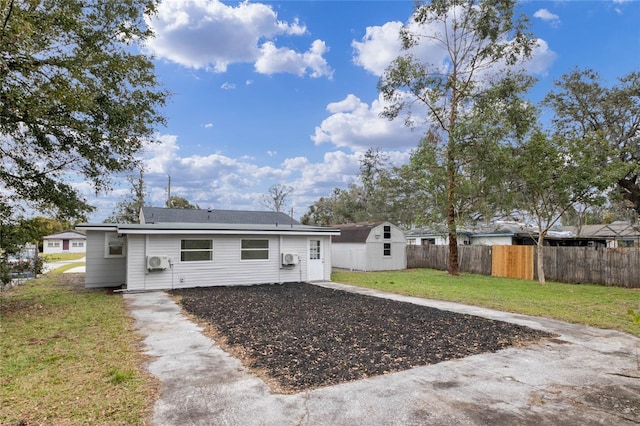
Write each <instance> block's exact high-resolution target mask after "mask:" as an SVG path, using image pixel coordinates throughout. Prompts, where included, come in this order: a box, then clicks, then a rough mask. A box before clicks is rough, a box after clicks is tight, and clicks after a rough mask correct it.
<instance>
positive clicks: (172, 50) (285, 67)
mask: <svg viewBox="0 0 640 426" xmlns="http://www.w3.org/2000/svg"><path fill="white" fill-rule="evenodd" d="M147 23H148V24H149V27H150V28H151V29H152V30H153V31H154V33H155V35H156V36H155V37H154V38H153V39H151V40H149V42H148V46H147V47H148V49H149V50H150V51H151V53H153V54H154V55H155V56H156V57H158V58H164V59H167V60H169V61H172V62H175V63H178V64H180V65H183V66H185V67H189V68H195V69H211V70H213V71H215V72H225V71H226V70H227V67H228V66H229V65H230V64H234V63H254V64H255V68H256V71H257V72H260V73H265V74H272V73H276V72H289V73H294V74H298V75H304V74H305V72H307V71H308V72H309V74H310V75H311V76H312V77H321V76H326V77H331V74H332V70H331V68H330V67H329V66H328V64H327V63H326V60H325V59H324V58H323V57H322V55H323V54H324V53H325V52H326V50H327V49H326V47H325V46H324V42H322V41H320V40H316V41H315V42H314V43H313V44H312V46H311V47H310V49H309V50H308V51H307V52H303V53H299V52H295V51H293V50H291V49H288V48H278V47H276V45H275V43H274V41H273V40H274V39H275V38H276V37H277V36H300V35H303V34H305V33H306V32H307V29H306V27H305V26H304V25H302V24H300V22H298V21H297V20H294V21H293V22H291V23H288V22H285V21H282V20H279V19H278V15H277V13H276V12H275V11H274V10H273V8H272V7H271V6H270V5H265V4H262V3H249V2H242V3H239V4H238V5H236V6H231V5H227V4H224V3H222V2H221V1H218V0H191V1H188V2H185V1H183V0H164V1H162V2H161V3H160V4H159V6H158V13H157V14H156V15H155V16H153V17H152V18H147ZM265 39H266V40H269V41H267V42H263V41H264V40H265Z"/></svg>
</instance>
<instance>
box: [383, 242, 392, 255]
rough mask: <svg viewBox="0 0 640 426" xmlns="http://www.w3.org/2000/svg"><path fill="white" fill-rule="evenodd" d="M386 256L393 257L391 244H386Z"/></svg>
mask: <svg viewBox="0 0 640 426" xmlns="http://www.w3.org/2000/svg"><path fill="white" fill-rule="evenodd" d="M383 254H384V255H385V256H391V243H384V253H383Z"/></svg>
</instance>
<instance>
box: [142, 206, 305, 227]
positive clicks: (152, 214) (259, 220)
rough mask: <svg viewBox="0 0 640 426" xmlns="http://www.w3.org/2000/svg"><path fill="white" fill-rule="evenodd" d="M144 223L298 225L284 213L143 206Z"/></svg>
mask: <svg viewBox="0 0 640 426" xmlns="http://www.w3.org/2000/svg"><path fill="white" fill-rule="evenodd" d="M142 217H143V218H144V223H228V224H253V225H274V224H279V225H291V224H293V225H300V222H298V221H297V220H295V219H292V218H291V217H289V215H287V214H286V213H282V212H272V211H249V210H213V209H168V208H163V207H143V208H142Z"/></svg>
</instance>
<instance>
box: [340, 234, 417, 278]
mask: <svg viewBox="0 0 640 426" xmlns="http://www.w3.org/2000/svg"><path fill="white" fill-rule="evenodd" d="M335 227H336V228H338V229H339V230H340V234H339V235H334V236H332V237H331V259H332V261H333V266H334V267H336V268H344V269H350V270H356V271H387V270H397V269H406V268H407V254H406V250H407V244H406V240H405V236H404V233H403V232H402V230H401V229H400V228H398V227H397V226H395V225H393V224H391V223H389V222H376V223H351V224H346V225H336V226H335Z"/></svg>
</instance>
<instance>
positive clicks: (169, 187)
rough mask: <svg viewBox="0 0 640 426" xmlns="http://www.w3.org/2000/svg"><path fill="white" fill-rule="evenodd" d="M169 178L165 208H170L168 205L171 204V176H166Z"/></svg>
mask: <svg viewBox="0 0 640 426" xmlns="http://www.w3.org/2000/svg"><path fill="white" fill-rule="evenodd" d="M167 178H169V183H168V184H167V207H171V205H170V204H169V203H170V202H171V176H167Z"/></svg>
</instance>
